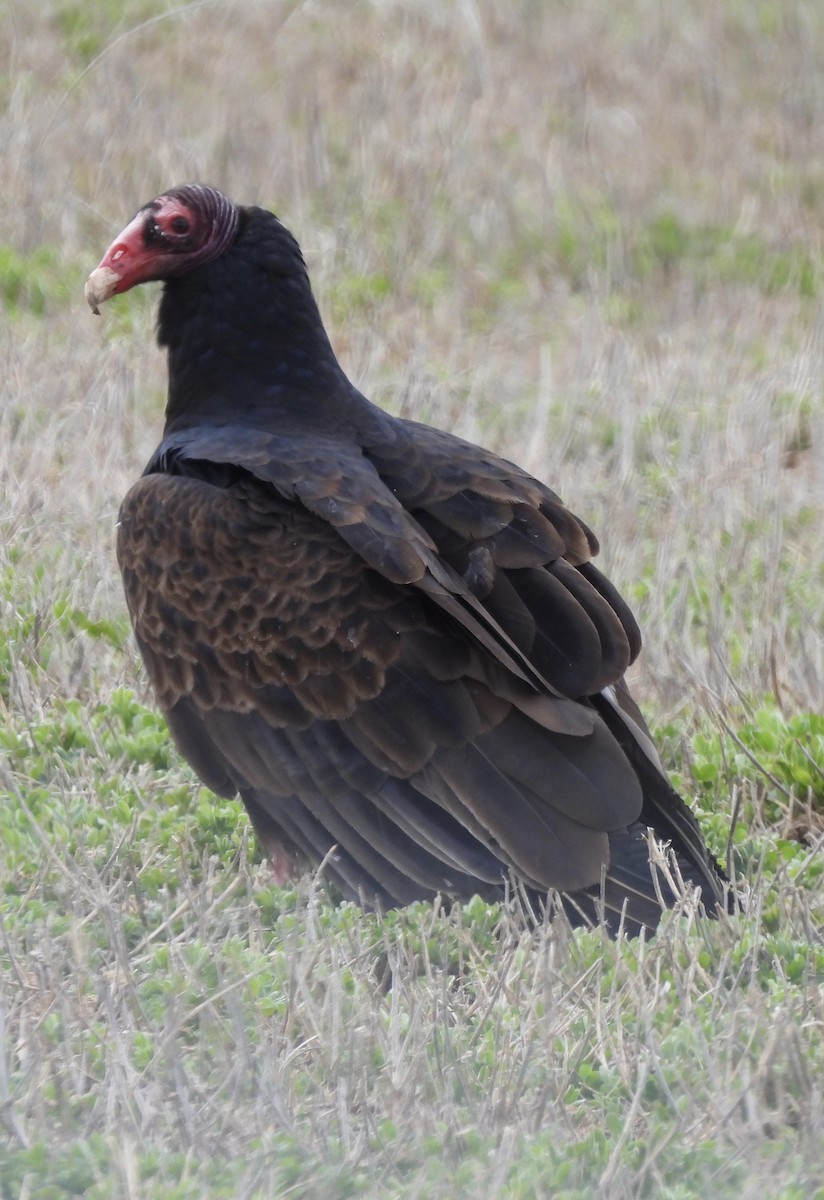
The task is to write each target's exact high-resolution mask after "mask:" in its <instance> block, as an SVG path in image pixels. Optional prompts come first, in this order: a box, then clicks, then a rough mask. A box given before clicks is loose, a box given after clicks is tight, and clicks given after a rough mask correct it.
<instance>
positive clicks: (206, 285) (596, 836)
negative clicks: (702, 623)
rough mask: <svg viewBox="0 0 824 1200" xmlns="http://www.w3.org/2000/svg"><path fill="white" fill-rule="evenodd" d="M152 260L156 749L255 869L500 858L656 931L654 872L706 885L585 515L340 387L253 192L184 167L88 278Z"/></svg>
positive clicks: (456, 888) (480, 454) (148, 572)
mask: <svg viewBox="0 0 824 1200" xmlns="http://www.w3.org/2000/svg"><path fill="white" fill-rule="evenodd" d="M149 280H162V281H163V285H164V286H163V294H162V298H161V302H160V315H159V323H158V331H159V332H158V340H159V343H160V344H161V345H162V346H165V347H166V349H167V352H168V367H169V394H168V407H167V410H166V427H165V430H164V433H163V439H162V441H161V443H160V445H159V447H158V448H157V450H156V451H155V453H154V454H153V455H152V458H151V460H150V461H149V464H148V466H147V467H146V469H145V471H144V473H143V476H142V477H141V479H140V480H139V481H138V482H137V483H136V484H135V485H134V487H132V489H131V490H130V491H129V493H128V495H127V496H126V499H125V500H124V502H123V506H122V508H121V510H120V521H119V526H118V535H117V555H118V561H119V563H120V568H121V571H122V573H123V582H124V586H125V590H126V598H127V601H128V606H129V612H130V614H131V619H132V623H133V625H134V631H135V635H136V638H137V642H138V645H139V647H140V652H141V654H142V656H143V659H144V661H145V663H146V667H147V669H148V672H149V677H150V679H151V682H152V685H153V687H154V690H155V693H156V695H157V699H158V701H159V704H160V707H161V708H162V710H163V712H164V714H165V717H166V720H167V721H168V723H169V728H170V729H171V733H172V736H173V738H174V740H175V742H176V743H177V746H178V747H179V749H180V751H181V752H182V753H183V755H184V756H185V757H186V758H187V759H188V760H189V762H190V763H191V764H192V766H193V767H194V769H195V771H196V772H197V774H198V775H199V776H200V778H201V779H202V780H203V782H204V783H205V784H206V785H207V786H208V787H210V788H211V789H212V790H213V791H215V792H217V793H218V794H220V795H222V796H235V795H237V794H238V793H240V796H241V797H242V799H243V802H244V804H245V806H246V808H247V810H248V813H249V816H250V817H251V820H252V823H253V825H254V828H255V830H256V831H257V834H258V835H259V837H260V839H261V841H262V843H263V845H264V847H265V849H266V850H267V851H268V853H269V855H270V857H271V859H272V862H273V864H274V867H275V870H276V871H277V873H278V876H279V878H283V877H285V874H286V872H287V870H291V869H292V868H293V867H294V865H295V864H296V863H297V862H301V861H303V862H306V861H308V862H309V863H313V864H316V865H317V864H319V863H322V864H323V871H324V873H325V874H326V876H327V877H328V878H329V879H330V881H331V882H332V883H333V884H334V885H335V886H336V887H337V889H339V891H340V892H341V893H342V894H343V895H344V896H346V897H348V898H350V899H352V900H355V901H357V902H358V903H360V904H362V905H365V906H368V907H375V908H378V909H385V908H389V907H393V906H397V905H403V904H407V903H409V902H411V901H414V900H418V899H429V898H434V897H436V896H441V897H443V898H444V900H449V899H450V898H451V899H455V898H457V899H460V898H468V897H470V896H472V895H473V894H476V893H478V894H480V895H481V896H483V897H486V898H488V899H495V898H499V897H501V896H503V895H504V894H505V890H506V887H507V886H508V884H509V883H510V882H511V880H512V879H513V878H514V879H515V880H516V881H518V883H519V886H520V888H521V890H522V892H523V894H524V895H525V896H526V897H527V899H528V901H529V902H530V904H534V905H535V907H536V908H540V906H541V905H542V904H545V903H546V900H547V893H548V891H552V892H553V893H562V894H563V896H562V899H561V903H562V904H563V905H564V907H565V909H566V911H567V912H568V914H569V915H570V917H571V919H572V920H573V922H578V923H581V922H593V921H596V920H599V919H603V920H604V921H605V922H606V924H607V927H608V928H609V929H610V931H611V932H613V933H614V932H616V931H618V930H623V931H625V932H627V933H629V934H634V933H637V932H638V931H639V930H640V929H641V928H643V927H647V928H654V927H655V926H656V925H657V923H658V920H659V918H660V915H661V909H662V907H666V906H667V905H670V904H672V903H673V901H674V898H675V894H676V893H677V891H678V890H679V881H678V875H679V874H680V876H681V881H683V882H684V883H686V884H688V885H697V886H698V887H700V888H701V889H702V895H703V902H704V905H705V908H706V909H707V911H710V912H714V911H715V910H716V909H717V908H718V907H719V906H721V907H723V906H724V904H725V900H724V897H725V893H726V887H725V885H726V878H725V876H724V873H723V872H722V871H721V870H720V868H719V867H718V866H717V865H716V864H715V862H714V861H713V859H712V858H711V856H710V854H709V852H708V850H707V848H706V845H705V843H704V840H703V837H702V835H701V832H700V829H699V827H698V824H697V822H696V821H695V818H694V817H693V815H692V813H691V812H690V810H689V809H688V807H687V806H686V804H685V803H684V802H683V800H682V799H681V798H680V797H679V796H678V795H677V794H676V793H675V792H674V791H673V789H672V788H671V787H670V785H669V783H668V782H667V780H666V778H665V776H664V774H663V771H662V768H661V765H660V762H659V759H658V757H657V755H656V752H655V749H654V747H653V745H652V743H651V740H650V736H649V733H648V731H647V729H646V727H645V725H644V722H643V718H642V717H641V714H640V712H639V710H638V708H637V707H636V705H635V704H634V702H633V701H632V699H631V697H630V695H629V693H628V691H627V688H626V686H625V683H624V681H623V675H624V672H625V671H626V669H627V667H628V666H629V664H630V663H631V662H632V661H633V659H634V658H635V656H636V655H637V654H638V651H639V649H640V637H639V633H638V628H637V625H636V623H635V620H634V618H633V616H632V614H631V612H630V610H629V608H628V607H627V605H626V604H625V602H624V601H623V600H622V599H621V597H620V596H619V595H618V593H617V591H616V590H615V588H614V587H613V586H612V585H611V584H610V583H609V582H608V581H607V580H606V579H605V578H604V576H603V575H602V574H601V573H600V572H599V571H598V570H597V568H596V567H595V566H594V565H593V563H592V557H593V555H594V554H595V553H596V551H597V548H598V546H597V542H596V540H595V537H594V536H593V534H592V533H591V532H590V530H589V529H588V528H587V527H586V525H585V524H584V523H583V522H582V521H581V520H579V519H578V518H577V517H575V516H573V514H572V513H571V512H569V510H568V509H567V508H565V507H564V505H563V504H562V502H561V501H560V500H559V498H558V497H557V496H556V495H555V493H554V492H551V491H550V490H549V489H548V488H547V487H545V486H544V485H543V484H542V483H540V482H538V481H537V480H536V479H533V478H532V477H531V476H530V475H528V474H527V473H526V472H525V471H522V470H520V469H519V468H518V467H516V466H514V465H513V464H512V463H509V462H507V461H505V460H504V459H502V458H499V457H498V456H497V455H495V454H491V453H489V452H488V451H486V450H483V449H481V448H480V447H478V446H474V445H471V444H470V443H468V442H466V441H462V440H461V439H459V438H457V437H454V436H452V435H451V434H449V433H444V432H442V431H440V430H437V429H433V428H431V427H429V426H427V425H423V424H419V423H418V422H415V421H406V420H400V419H398V418H397V417H393V416H390V415H389V414H388V413H386V412H384V411H383V410H382V409H379V408H377V407H375V406H374V405H373V404H371V403H370V402H369V401H368V400H367V399H365V397H364V396H362V395H361V394H360V392H358V391H357V389H356V388H355V387H354V386H353V385H352V384H351V383H350V382H349V380H348V379H347V377H346V376H345V375H344V373H343V370H342V368H341V367H340V365H339V363H338V361H337V359H336V358H335V355H334V352H333V350H332V347H331V345H330V342H329V340H328V338H327V335H326V332H325V330H324V328H323V324H322V322H321V318H320V314H319V312H318V308H317V305H316V303H315V300H314V298H313V295H312V291H311V288H310V285H309V278H308V275H307V272H306V267H305V265H304V261H303V258H302V255H301V252H300V248H299V247H298V244H297V242H296V241H295V239H294V238H293V237H292V235H291V234H290V233H289V232H288V230H287V229H285V228H284V226H283V225H282V224H281V223H280V222H279V221H278V220H277V218H276V217H275V216H273V215H272V213H270V212H267V211H265V210H264V209H261V208H257V207H241V206H239V205H236V204H234V203H232V202H231V201H230V200H229V199H227V198H226V196H224V195H222V194H221V193H220V192H218V191H216V190H214V189H212V188H209V187H203V186H200V185H185V186H182V187H176V188H173V189H172V190H171V191H168V192H166V193H164V194H163V195H162V196H158V197H157V199H155V200H152V201H151V202H150V203H149V204H146V205H145V206H144V207H143V208H141V209H140V211H139V212H138V213H137V215H136V216H135V217H134V218H133V219H132V220H131V221H130V222H129V224H128V225H127V226H126V228H125V229H124V230H123V232H122V233H121V234H120V235H119V236H118V237H117V239H116V240H115V241H114V242H113V243H112V245H111V246H110V247H109V249H108V250H107V251H106V253H105V255H104V257H103V259H102V261H101V263H100V265H99V266H98V267H97V268H96V269H95V270H94V271H93V272H92V274H91V275H90V277H89V279H88V282H87V284H86V298H87V300H88V302H89V304H90V305H91V307H92V309H93V311H94V312H97V311H98V305H99V304H101V303H102V302H103V301H104V300H108V299H109V298H110V297H111V296H113V295H116V294H118V293H120V292H126V291H128V290H129V289H130V288H132V287H134V286H135V285H136V284H139V283H145V282H147V281H149ZM648 829H652V831H653V832H654V834H655V835H656V837H657V838H659V839H661V840H663V841H664V842H666V843H669V845H670V846H671V848H672V851H673V856H672V857H671V858H670V860H669V861H670V863H671V864H672V863H675V864H677V870H675V871H674V873H672V872H671V873H670V876H669V878H668V877H667V871H666V869H665V870H663V871H659V870H658V868H657V867H652V866H651V864H650V846H649V842H648V838H647V830H648ZM659 858H660V856H659Z"/></svg>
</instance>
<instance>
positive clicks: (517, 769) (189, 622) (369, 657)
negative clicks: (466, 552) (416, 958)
mask: <svg viewBox="0 0 824 1200" xmlns="http://www.w3.org/2000/svg"><path fill="white" fill-rule="evenodd" d="M118 558H119V561H120V565H121V569H122V572H123V578H124V582H125V586H126V594H127V598H128V603H129V609H130V612H131V614H132V619H133V622H134V626H135V632H136V635H137V639H138V643H139V645H140V648H141V651H142V653H143V656H144V658H145V660H146V663H147V666H148V669H149V673H150V676H151V679H152V683H153V685H154V687H155V690H156V692H157V695H158V698H159V701H160V703H161V705H162V707H163V708H164V709H165V710H166V711H167V713H168V714H169V720H170V727H171V729H172V732H173V734H174V736H175V738H176V740H177V742H178V744H179V746H180V747H181V749H182V750H183V752H184V753H185V754H187V756H188V757H189V758H190V760H191V761H192V762H193V764H194V765H195V767H196V769H198V770H199V772H200V773H201V775H202V777H203V778H204V779H205V780H206V781H207V782H209V783H210V785H212V786H217V787H218V789H219V790H221V791H224V792H225V791H227V790H229V789H230V788H231V784H232V783H233V784H234V786H235V787H236V788H237V789H239V790H240V791H241V793H242V794H246V793H249V792H250V789H251V790H253V791H254V796H255V800H254V803H250V806H249V807H250V812H252V815H253V817H255V814H256V812H257V814H258V822H259V823H260V824H263V823H264V822H262V821H261V818H260V816H259V813H260V811H265V812H268V814H269V819H270V821H271V822H273V823H274V827H275V828H277V829H279V830H280V831H281V834H282V835H283V836H284V838H285V840H287V841H288V842H289V843H290V844H292V845H294V846H296V848H297V849H298V850H302V851H303V852H306V853H311V852H312V850H313V847H315V846H316V843H317V830H318V829H324V830H325V831H326V836H327V838H328V841H329V846H330V847H331V845H332V844H334V843H337V844H338V845H339V846H340V847H341V853H345V855H346V856H347V862H349V864H350V865H349V866H348V867H347V872H346V874H347V878H349V879H350V881H351V878H352V877H353V868H352V865H351V864H352V863H355V864H359V866H360V868H361V869H362V872H363V878H362V881H361V885H360V890H361V894H362V893H363V890H364V889H367V890H368V889H369V888H370V887H371V886H372V883H374V884H375V885H376V890H375V892H374V896H377V897H381V896H383V897H385V896H391V897H394V902H405V900H407V899H408V898H409V895H410V888H412V889H413V890H415V889H417V893H416V894H421V889H423V890H424V891H425V892H435V891H437V890H438V889H441V890H449V889H450V888H452V889H453V890H455V889H456V890H457V891H458V892H459V893H464V892H466V890H467V888H470V887H471V888H473V890H474V885H475V884H477V882H478V881H477V878H475V879H474V880H473V878H472V876H468V875H466V873H465V872H464V873H463V874H462V872H461V870H460V869H458V864H459V862H460V860H461V858H463V860H464V861H469V862H472V861H476V862H477V860H478V857H479V856H480V858H481V860H482V861H483V862H484V863H485V864H486V865H485V869H484V874H485V875H486V876H487V877H488V876H489V875H490V874H492V875H493V876H494V874H495V864H496V863H497V864H498V868H497V869H498V874H499V876H500V873H501V871H502V870H505V869H506V868H508V867H510V866H511V867H513V868H514V869H516V870H517V871H519V872H520V873H521V874H522V876H524V877H526V878H528V879H529V880H531V881H533V882H534V884H535V885H536V886H538V887H542V888H546V887H550V886H562V887H565V888H567V887H568V888H575V887H583V886H586V885H588V884H591V883H593V882H595V881H596V880H597V879H598V878H599V876H600V873H601V870H602V868H603V867H604V865H605V863H606V859H607V857H608V847H607V841H606V837H605V831H606V830H608V829H611V828H616V827H620V826H623V825H626V824H628V823H629V822H630V821H632V820H634V818H635V817H636V816H637V815H638V812H639V811H640V807H641V795H640V788H639V786H638V783H637V779H636V777H635V774H634V772H633V771H632V770H630V769H629V767H628V764H627V761H626V759H625V757H624V756H623V754H622V753H621V751H620V750H619V748H618V746H617V743H616V742H615V741H614V739H612V738H611V737H610V736H609V735H608V734H607V731H606V729H605V727H604V726H603V725H602V724H601V722H600V720H599V719H598V718H597V717H596V716H595V714H594V713H593V712H592V710H591V709H588V708H586V707H583V706H581V705H578V704H574V703H572V702H571V701H569V700H564V699H562V698H556V697H553V696H551V695H549V694H546V693H545V694H540V693H539V692H537V691H536V689H535V688H534V687H533V686H532V685H530V684H528V683H526V682H525V681H524V680H523V679H519V678H518V676H516V675H513V674H512V673H511V672H509V671H507V669H506V668H505V666H504V665H503V664H502V663H501V662H499V661H497V660H494V659H493V660H492V661H491V662H490V660H489V655H488V654H486V653H485V652H484V646H483V643H482V642H480V641H479V639H478V638H476V637H475V635H474V630H473V621H474V620H475V618H474V615H473V613H472V611H470V616H469V619H467V617H466V615H465V613H464V612H463V610H462V609H461V608H460V603H459V602H460V601H462V600H463V599H464V597H463V596H458V597H455V596H454V595H453V599H455V603H456V605H458V607H457V608H456V610H455V611H454V612H449V613H448V615H447V614H446V613H445V612H444V605H443V603H441V600H442V599H443V598H442V597H440V598H439V597H438V596H437V595H436V596H435V602H436V603H435V606H434V607H433V605H432V604H431V603H430V602H429V601H428V599H427V592H426V591H425V590H419V589H411V590H410V589H409V588H408V587H403V586H401V585H398V584H397V583H394V582H393V581H391V580H386V579H384V578H382V577H381V576H380V575H379V574H378V573H377V572H376V571H375V570H374V569H373V568H372V567H370V566H368V565H367V564H366V563H365V562H364V560H363V558H361V556H360V555H358V554H357V553H355V552H354V550H353V549H352V548H351V547H350V545H348V544H347V542H346V541H344V540H343V539H342V537H341V536H340V534H339V532H338V531H336V530H335V529H334V528H333V527H332V526H330V525H328V524H326V523H324V522H323V521H322V520H320V519H319V518H318V517H316V516H314V515H313V514H312V513H310V512H308V511H306V510H305V509H302V508H300V507H299V506H297V505H295V504H293V503H290V502H288V501H286V500H284V499H283V498H281V497H279V496H277V495H276V494H275V493H273V492H271V491H267V490H265V489H264V488H262V487H260V485H258V484H256V483H254V482H253V481H249V482H243V483H238V484H235V485H234V486H232V487H224V488H216V487H214V486H213V485H212V484H210V483H207V482H205V481H203V480H200V479H192V478H186V477H177V476H164V475H149V476H146V477H144V478H143V479H142V480H141V481H140V482H139V483H138V484H137V485H135V487H134V488H133V489H132V490H131V491H130V493H129V495H128V496H127V498H126V500H125V501H124V504H123V508H122V511H121V517H120V525H119V536H118ZM456 578H458V582H459V583H460V578H459V577H457V576H456ZM558 586H560V585H558ZM450 594H451V593H450ZM467 595H468V596H469V597H470V600H471V602H472V604H474V605H477V608H478V611H479V613H480V614H481V615H482V616H483V614H484V613H485V610H484V609H483V607H482V605H481V604H480V602H479V601H478V600H477V599H476V598H475V597H474V596H472V595H471V593H469V592H467ZM569 596H570V603H571V604H573V605H575V604H576V602H575V600H574V597H573V595H572V593H571V592H570V593H569ZM578 607H580V606H578ZM581 613H582V618H581V619H582V620H586V621H589V618H588V617H587V616H586V614H585V613H584V611H583V609H581ZM590 624H591V622H590ZM462 626H463V628H464V630H465V632H464V633H463V634H461V632H460V630H461V627H462ZM490 628H497V626H496V625H495V622H494V621H491V623H490ZM490 636H491V635H490ZM504 636H505V637H506V638H507V639H508V635H506V634H505V633H504ZM595 640H596V641H597V638H596V639H595ZM513 645H514V643H513ZM526 713H528V714H529V716H527V715H525V714H526ZM536 719H537V722H538V723H537V724H536ZM559 730H562V731H563V732H559ZM403 780H406V781H407V791H406V793H405V795H406V803H407V806H408V808H407V809H404V808H403V807H401V806H398V805H397V804H395V806H394V808H393V806H392V805H390V804H388V802H387V799H386V795H387V789H389V790H391V786H393V785H394V784H396V783H397V782H398V781H403ZM295 797H297V798H298V799H299V801H300V802H301V803H302V804H303V805H304V806H305V807H306V809H307V810H308V811H309V812H310V813H311V814H312V821H313V828H314V830H315V836H314V841H313V842H312V843H311V844H309V843H308V842H307V838H306V836H305V835H303V834H302V835H300V837H298V835H297V834H295V832H294V828H293V830H292V834H291V835H290V834H289V833H288V828H287V827H289V826H290V821H291V822H292V825H294V802H295ZM427 803H428V804H429V808H430V810H432V806H433V805H435V806H437V809H438V811H440V812H441V818H440V819H441V823H442V824H443V822H446V823H447V824H448V827H449V832H450V836H451V837H452V839H453V842H455V843H456V844H457V843H460V842H461V841H463V842H465V843H468V844H469V847H470V848H469V849H468V850H466V851H465V853H464V854H463V855H462V856H461V855H458V854H456V853H455V852H454V851H453V852H450V854H449V855H447V856H446V857H447V859H448V862H446V863H444V861H443V856H442V855H439V854H438V853H437V852H436V850H435V847H437V844H438V840H439V833H438V831H437V828H436V827H435V826H431V812H430V818H429V820H430V826H431V827H430V828H429V831H428V832H427V831H426V830H425V829H424V828H423V827H424V826H425V825H426V822H423V823H422V828H421V832H420V833H419V835H418V836H417V837H416V836H415V835H414V833H413V832H412V830H414V827H415V819H411V818H410V816H409V812H410V811H411V810H412V809H413V808H414V807H415V805H417V806H419V807H421V806H425V805H426V804H427ZM284 805H286V806H287V807H289V806H291V811H292V816H291V817H287V816H286V815H284V814H285V808H284ZM418 820H419V823H420V818H418ZM442 835H443V830H441V833H440V836H442ZM296 838H297V841H296V840H295V839H296ZM472 845H475V847H476V848H475V850H472V849H471V847H472ZM553 847H556V848H555V849H553ZM413 858H414V859H415V861H416V864H417V865H416V866H415V868H414V869H413V866H412V859H413ZM381 864H382V865H381ZM402 880H405V881H406V882H404V883H402V882H401V881H402ZM410 880H411V881H412V882H409V881H410ZM370 881H371V882H370ZM361 898H363V896H361Z"/></svg>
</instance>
